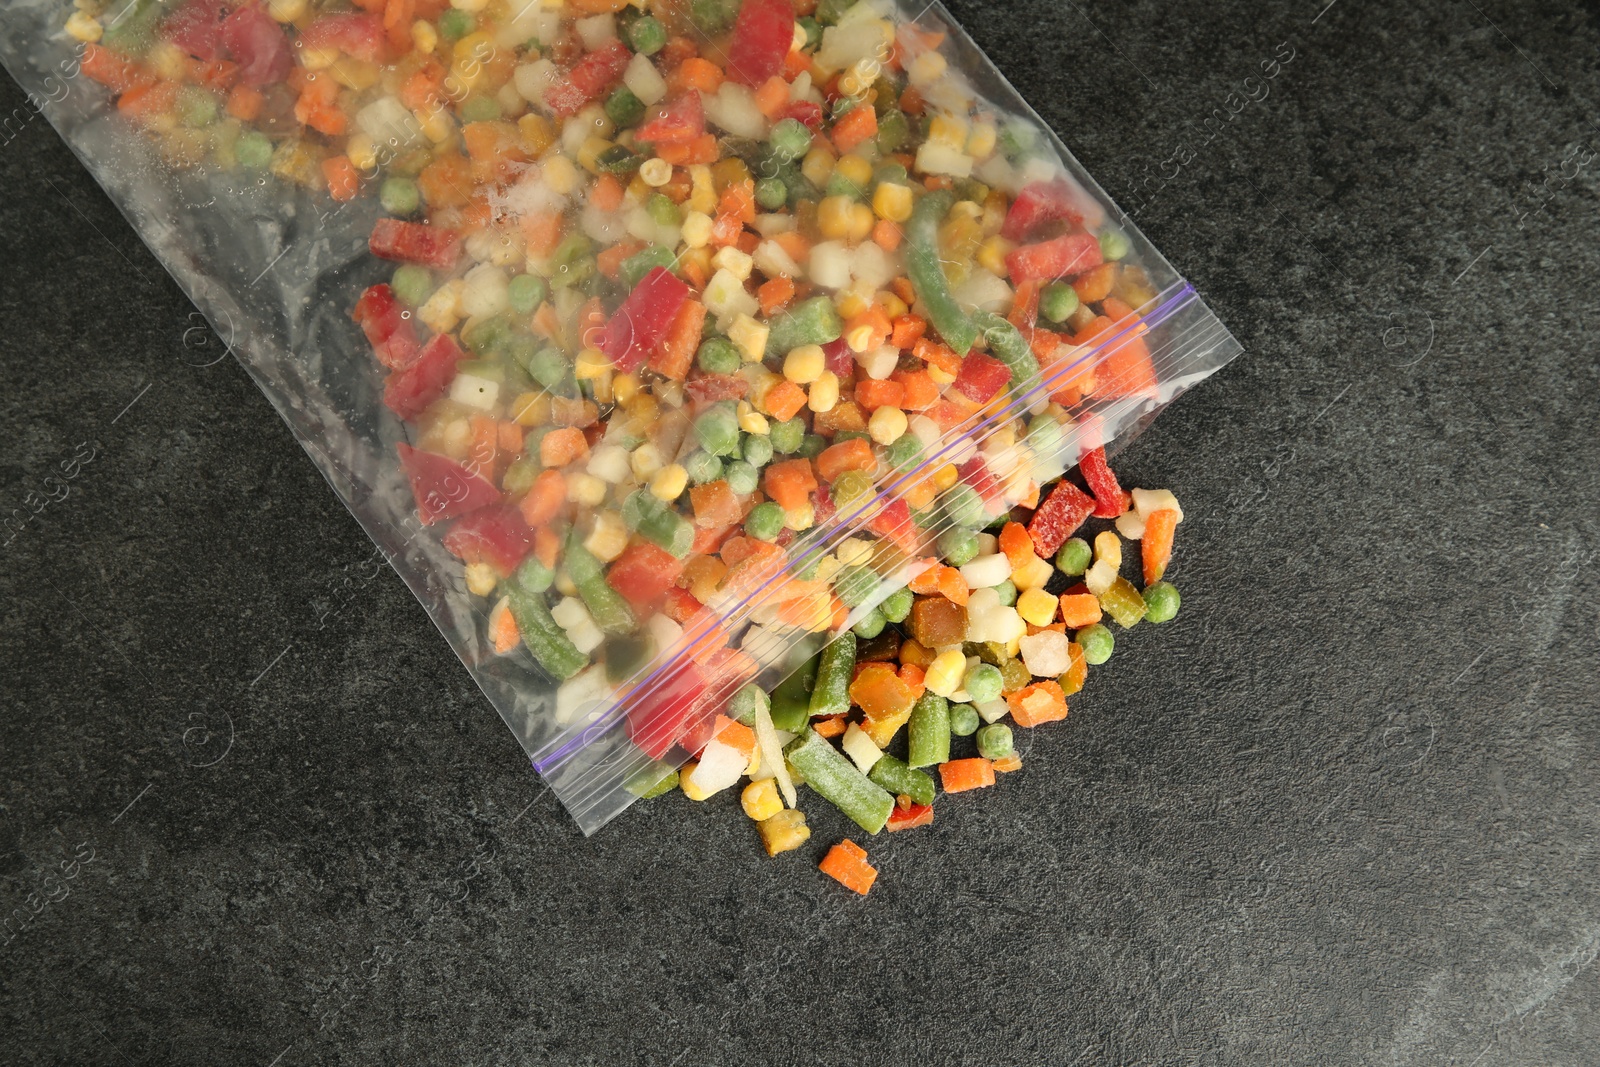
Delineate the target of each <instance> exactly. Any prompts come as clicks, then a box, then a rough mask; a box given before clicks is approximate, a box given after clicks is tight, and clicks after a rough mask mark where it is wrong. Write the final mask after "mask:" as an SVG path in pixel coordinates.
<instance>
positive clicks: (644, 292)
mask: <svg viewBox="0 0 1600 1067" xmlns="http://www.w3.org/2000/svg"><path fill="white" fill-rule="evenodd" d="M687 299H689V287H688V286H687V285H685V284H684V283H683V282H682V281H680V280H679V279H678V278H676V277H674V276H673V273H672V272H671V271H670V270H668V269H667V268H665V267H656V268H655V269H654V270H652V271H651V272H650V273H649V274H646V275H645V276H644V277H643V278H641V279H639V284H638V285H636V286H634V287H633V292H631V293H629V294H628V299H626V300H624V301H623V302H622V306H621V307H619V308H618V309H617V313H616V314H615V315H613V316H611V321H609V322H607V323H606V328H605V331H604V332H603V333H602V334H601V337H600V344H599V346H598V347H599V349H600V351H602V352H604V353H605V354H606V355H608V356H610V357H611V362H612V363H614V364H616V366H617V368H618V369H619V370H623V371H633V370H636V369H638V367H639V364H641V363H643V362H644V360H645V357H646V356H648V355H649V354H650V350H651V349H653V348H655V346H656V345H657V344H659V343H660V342H661V339H662V338H663V337H665V336H666V334H667V329H668V328H669V327H670V326H671V325H672V320H673V318H674V317H676V316H677V314H678V309H679V308H680V307H682V306H683V302H684V301H685V300H687Z"/></svg>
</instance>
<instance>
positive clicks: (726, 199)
mask: <svg viewBox="0 0 1600 1067" xmlns="http://www.w3.org/2000/svg"><path fill="white" fill-rule="evenodd" d="M717 214H718V215H732V216H733V217H735V218H737V219H738V220H739V221H740V222H741V223H746V222H754V221H756V184H755V181H754V180H753V179H751V178H744V179H741V180H740V181H736V182H729V183H728V186H727V188H725V189H723V190H722V196H721V197H720V198H719V199H718V200H717Z"/></svg>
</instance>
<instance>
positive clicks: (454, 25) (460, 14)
mask: <svg viewBox="0 0 1600 1067" xmlns="http://www.w3.org/2000/svg"><path fill="white" fill-rule="evenodd" d="M477 28H478V19H477V17H476V16H475V15H472V14H471V13H470V12H466V11H461V10H458V9H456V8H450V9H448V10H447V11H445V12H444V13H442V14H441V15H440V16H439V36H440V37H443V38H444V39H445V40H447V41H459V40H461V38H463V37H465V36H466V35H467V34H469V33H471V32H472V31H473V30H475V29H477Z"/></svg>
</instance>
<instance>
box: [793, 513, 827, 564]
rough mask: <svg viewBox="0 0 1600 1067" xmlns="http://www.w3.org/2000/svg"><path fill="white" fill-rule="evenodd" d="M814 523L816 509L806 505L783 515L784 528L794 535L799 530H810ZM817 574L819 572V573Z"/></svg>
mask: <svg viewBox="0 0 1600 1067" xmlns="http://www.w3.org/2000/svg"><path fill="white" fill-rule="evenodd" d="M816 521H817V509H816V508H814V507H812V506H811V505H810V504H807V505H806V506H805V507H803V508H796V509H795V510H794V511H785V512H784V513H783V525H784V528H785V529H789V530H793V531H795V532H796V533H799V532H800V531H801V530H809V529H811V527H812V526H813V525H815V523H816ZM823 562H824V563H826V562H827V560H824V561H823ZM818 573H821V572H820V571H819V572H818Z"/></svg>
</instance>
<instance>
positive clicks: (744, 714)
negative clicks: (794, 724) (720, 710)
mask: <svg viewBox="0 0 1600 1067" xmlns="http://www.w3.org/2000/svg"><path fill="white" fill-rule="evenodd" d="M771 707H772V699H771V698H770V697H768V696H767V694H766V693H765V692H763V691H762V689H761V687H760V686H759V685H755V684H753V683H752V684H750V685H746V686H744V687H743V688H741V689H740V690H739V691H738V692H737V693H735V694H733V696H731V697H729V698H728V714H729V715H730V716H731V717H732V718H735V719H738V720H739V721H740V722H742V723H744V724H745V725H746V726H754V725H755V721H756V715H757V714H758V713H759V712H762V711H767V710H770V709H771Z"/></svg>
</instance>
